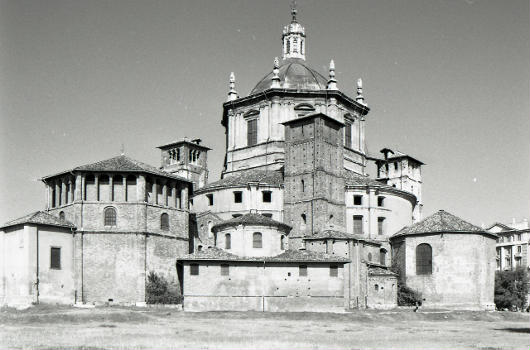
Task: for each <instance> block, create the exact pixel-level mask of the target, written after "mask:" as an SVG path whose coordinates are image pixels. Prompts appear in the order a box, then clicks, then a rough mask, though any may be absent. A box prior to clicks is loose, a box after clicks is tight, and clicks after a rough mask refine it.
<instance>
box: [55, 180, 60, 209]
mask: <svg viewBox="0 0 530 350" xmlns="http://www.w3.org/2000/svg"><path fill="white" fill-rule="evenodd" d="M60 205H61V182H60V180H59V179H57V180H55V206H56V207H58V206H60Z"/></svg>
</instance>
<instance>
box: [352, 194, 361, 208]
mask: <svg viewBox="0 0 530 350" xmlns="http://www.w3.org/2000/svg"><path fill="white" fill-rule="evenodd" d="M353 205H363V195H362V194H354V195H353Z"/></svg>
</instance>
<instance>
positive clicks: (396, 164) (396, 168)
mask: <svg viewBox="0 0 530 350" xmlns="http://www.w3.org/2000/svg"><path fill="white" fill-rule="evenodd" d="M394 170H398V162H394Z"/></svg>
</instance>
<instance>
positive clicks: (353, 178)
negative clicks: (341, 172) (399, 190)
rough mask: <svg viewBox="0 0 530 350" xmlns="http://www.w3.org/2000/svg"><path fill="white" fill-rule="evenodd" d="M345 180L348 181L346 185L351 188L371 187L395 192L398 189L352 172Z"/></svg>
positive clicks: (347, 174) (349, 172)
mask: <svg viewBox="0 0 530 350" xmlns="http://www.w3.org/2000/svg"><path fill="white" fill-rule="evenodd" d="M345 180H346V185H349V186H371V187H380V188H391V189H393V190H395V189H396V188H394V187H392V186H389V185H387V184H384V183H382V182H379V181H377V180H374V179H370V178H369V177H366V176H361V175H357V174H355V173H353V172H351V171H347V172H346V176H345Z"/></svg>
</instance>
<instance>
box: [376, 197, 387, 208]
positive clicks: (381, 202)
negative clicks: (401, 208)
mask: <svg viewBox="0 0 530 350" xmlns="http://www.w3.org/2000/svg"><path fill="white" fill-rule="evenodd" d="M377 206H378V207H384V206H385V197H377Z"/></svg>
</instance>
